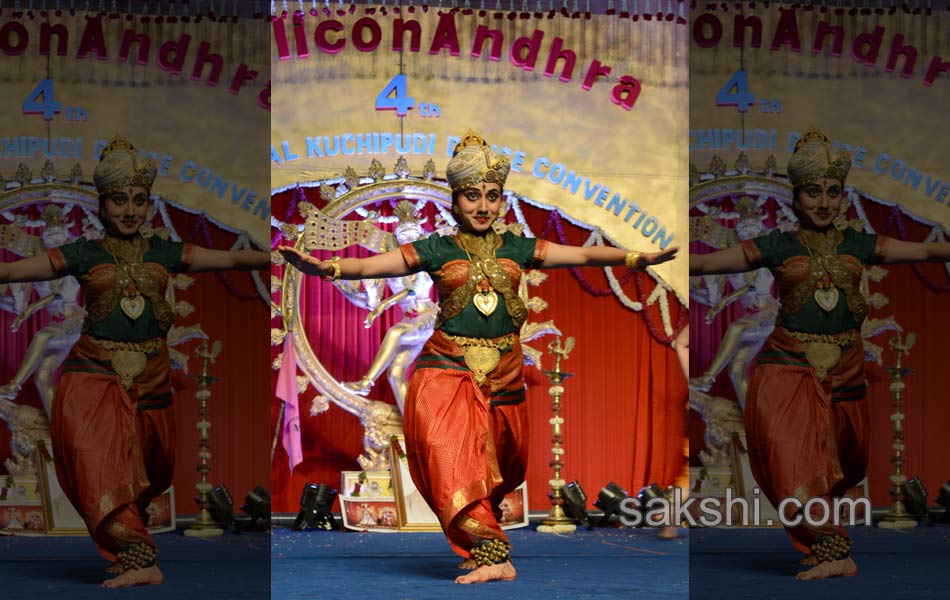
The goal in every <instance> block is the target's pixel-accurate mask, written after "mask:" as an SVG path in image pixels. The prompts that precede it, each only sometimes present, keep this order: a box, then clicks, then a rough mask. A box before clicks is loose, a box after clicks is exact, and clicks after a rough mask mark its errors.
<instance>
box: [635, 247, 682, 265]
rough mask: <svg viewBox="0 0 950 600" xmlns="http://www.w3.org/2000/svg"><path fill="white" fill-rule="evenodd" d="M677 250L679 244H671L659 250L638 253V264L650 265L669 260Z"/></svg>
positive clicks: (674, 255)
mask: <svg viewBox="0 0 950 600" xmlns="http://www.w3.org/2000/svg"><path fill="white" fill-rule="evenodd" d="M677 251H679V246H673V247H672V248H667V249H666V250H662V251H660V252H649V253H644V254H642V255H640V265H641V267H652V266H653V265H659V264H663V263H665V262H667V261H671V260H673V259H674V258H675V257H676V253H677Z"/></svg>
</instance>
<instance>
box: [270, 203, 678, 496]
mask: <svg viewBox="0 0 950 600" xmlns="http://www.w3.org/2000/svg"><path fill="white" fill-rule="evenodd" d="M307 196H308V201H310V202H313V203H314V204H317V205H318V206H319V205H320V204H321V203H320V200H319V198H318V197H317V194H316V193H313V194H311V193H309V192H308V193H307ZM293 205H294V200H293V193H291V192H288V193H285V194H281V195H280V196H278V197H275V198H274V200H273V207H274V208H273V210H274V215H275V216H276V217H278V218H281V219H284V220H291V219H292V218H293V216H292V215H293V212H294V208H293ZM427 208H429V209H430V210H431V208H430V207H427ZM524 212H525V217H526V219H527V221H528V223H529V226H530V227H531V229H532V231H534V232H535V233H536V234H538V235H539V236H541V233H542V232H544V231H545V230H546V229H547V233H546V235H544V236H541V237H545V238H547V239H550V240H552V241H555V242H556V241H558V239H559V238H558V233H557V228H556V227H554V226H553V224H551V225H549V222H550V219H551V214H550V213H548V212H546V211H542V210H539V209H534V208H532V207H528V206H524ZM430 222H431V219H430ZM561 228H562V231H563V234H564V236H565V239H564V242H565V243H570V244H581V243H583V242H584V241H585V240H586V239H587V236H588V235H589V232H586V231H584V230H581V229H580V228H577V227H574V226H573V225H570V224H568V223H566V222H564V223H563V224H562V227H561ZM351 251H353V249H349V250H348V251H347V252H351ZM327 254H329V253H327ZM340 254H344V253H342V252H341V253H340ZM359 254H365V251H362V250H360V252H359ZM346 255H350V254H346ZM353 255H357V254H356V253H354V254H353ZM547 273H548V275H549V278H548V280H547V281H546V282H545V283H543V284H542V285H541V286H540V287H535V288H532V292H531V293H532V295H538V296H541V297H542V298H544V300H546V301H547V302H548V303H549V304H550V306H549V307H548V308H547V309H545V310H544V311H542V312H540V313H532V315H531V317H530V320H532V321H546V320H548V319H553V320H554V322H555V324H556V325H557V326H558V327H559V328H560V329H561V331H562V332H563V334H564V335H565V336H574V337H575V338H576V340H577V346H576V348H575V350H574V352H573V353H572V354H571V355H570V358H569V359H568V360H567V361H566V362H564V363H562V369H563V370H565V371H568V372H570V373H573V374H574V376H573V377H571V378H569V379H568V380H567V382H566V383H565V385H564V387H565V393H564V396H563V398H562V416H563V417H564V419H565V423H564V425H563V437H564V441H563V445H564V449H565V454H564V463H565V466H564V468H563V470H562V476H563V477H564V478H565V479H567V480H568V481H571V480H574V479H577V480H578V481H580V483H581V485H582V486H583V487H584V490H585V492H586V493H587V495H588V497H589V499H590V501H591V502H593V501H594V500H595V499H596V496H597V492H598V491H599V490H600V488H601V487H602V486H604V485H605V484H606V483H607V482H608V481H610V480H613V481H616V482H617V483H618V484H620V485H621V486H622V487H624V488H625V489H627V491H628V492H630V493H631V494H635V493H636V492H637V491H639V489H640V487H642V486H644V485H646V484H648V483H651V482H654V481H655V482H658V483H659V484H661V485H668V484H670V483H672V481H673V480H674V478H675V477H676V476H677V475H679V474H680V472H681V470H682V468H683V466H684V460H683V456H682V449H683V437H684V433H685V412H686V411H685V405H686V383H685V379H684V377H683V375H682V371H681V370H680V367H679V363H678V362H677V360H676V356H675V353H674V352H673V351H672V349H671V348H670V345H669V342H668V340H666V339H658V338H663V337H665V335H664V334H663V332H662V325H661V321H660V316H659V310H658V309H657V308H656V307H655V306H654V307H652V308H650V309H648V311H645V313H649V317H648V318H649V320H650V322H652V324H653V329H654V330H655V331H656V333H657V334H659V335H654V334H653V333H651V328H650V327H649V324H648V322H647V318H645V316H644V314H645V313H637V312H634V311H632V310H630V309H627V308H625V307H624V306H622V305H621V304H620V302H619V301H618V300H617V299H616V298H615V297H614V296H612V295H611V294H609V293H608V292H607V290H608V284H607V279H606V277H605V275H604V274H603V272H602V270H600V269H586V270H584V271H583V276H584V277H585V278H586V280H587V281H588V284H589V286H588V287H590V288H591V289H592V290H593V292H594V293H592V292H591V291H587V290H585V288H584V286H582V285H581V284H580V283H579V281H578V279H577V278H576V277H575V276H574V275H573V274H572V273H571V271H569V270H556V271H547ZM615 274H617V276H618V277H621V278H622V277H623V273H622V270H621V269H616V270H615ZM638 277H639V281H634V279H633V278H632V277H631V278H628V281H627V282H626V283H625V284H624V290H625V292H626V293H627V295H628V296H629V297H631V298H632V299H637V297H638V289H637V285H639V286H640V293H641V294H646V295H648V294H649V293H650V292H651V291H652V290H653V286H654V284H653V282H652V280H650V279H649V277H647V276H645V275H639V276H638ZM301 306H302V310H303V311H304V314H306V315H307V317H306V319H305V323H306V328H307V335H308V337H309V339H310V343H311V345H312V346H313V347H314V349H315V350H316V352H317V355H318V357H319V358H320V359H321V361H322V362H323V364H324V365H325V366H326V367H327V369H328V370H329V371H330V372H331V373H333V374H334V375H335V376H336V377H337V378H338V379H339V380H341V381H352V380H354V379H356V378H358V377H360V376H361V375H362V373H363V372H364V371H365V370H366V368H367V367H368V366H369V361H370V360H371V359H372V357H373V355H374V354H375V351H376V348H378V345H379V342H380V340H381V339H382V335H383V334H384V333H385V330H386V327H388V325H389V324H390V323H392V322H393V320H394V319H395V316H393V315H392V314H391V312H392V311H390V313H389V314H387V315H385V316H384V318H383V319H381V320H382V321H383V322H382V323H378V324H376V325H374V326H373V328H371V329H369V330H364V329H362V328H361V326H360V325H359V324H360V322H361V321H362V319H363V317H364V316H365V314H366V311H362V310H357V309H355V308H354V307H353V306H352V305H350V303H349V302H348V301H346V300H345V299H344V298H343V297H342V295H341V294H340V293H339V292H337V291H336V290H334V289H333V288H332V286H331V284H329V283H326V282H322V281H320V280H318V279H316V278H310V279H308V280H307V281H306V284H305V289H304V297H303V300H302V304H301ZM670 311H671V317H672V320H673V323H674V324H678V325H679V327H682V326H683V325H684V324H685V318H686V311H685V309H684V308H683V307H681V306H679V305H678V304H677V303H676V302H675V301H674V302H673V305H672V306H671V308H670ZM274 323H276V321H275V322H274ZM274 326H277V325H274ZM552 339H553V338H551V337H545V338H541V339H540V340H538V341H536V342H534V343H533V345H534V346H536V347H537V348H539V349H543V350H544V354H545V357H544V361H545V362H544V365H545V367H547V368H550V367H551V366H552V365H553V363H552V362H551V355H550V354H548V353H547V345H548V343H549V342H550V341H551V340H552ZM529 344H530V342H529ZM279 350H280V348H279V347H276V348H275V350H274V353H275V355H276V353H277V352H279ZM275 379H276V375H275ZM526 382H527V387H528V399H527V402H528V404H529V407H530V408H529V411H530V415H531V434H530V435H531V445H530V447H531V450H530V465H529V469H528V474H527V481H528V490H529V505H530V508H531V509H533V510H544V509H547V508H549V507H550V502H549V500H548V499H547V497H546V494H547V493H548V492H549V491H550V488H549V486H548V480H549V479H550V478H551V475H552V471H551V469H550V467H549V466H548V462H549V461H550V460H551V459H552V455H551V452H550V449H551V426H550V424H549V423H548V420H549V419H550V418H551V397H550V396H549V395H548V388H549V387H550V384H549V383H548V380H547V378H546V377H545V376H544V375H543V373H541V372H540V371H539V370H538V369H536V368H534V367H529V368H527V369H526ZM378 390H383V395H382V396H381V397H380V396H378V395H377V394H379V391H378ZM312 397H313V391H312V390H309V391H308V392H307V394H306V395H304V396H302V397H301V401H300V404H301V436H302V441H303V451H304V456H305V460H304V462H303V463H302V464H300V465H299V466H298V467H297V468H296V469H295V470H294V472H293V473H292V474H291V473H290V471H289V466H288V461H287V455H286V453H285V452H284V451H283V448H282V446H281V444H278V445H277V452H276V454H275V457H274V462H273V471H272V480H273V484H274V491H273V495H274V499H273V507H274V510H275V512H296V511H297V510H299V505H298V501H299V498H300V491H301V489H302V487H303V485H304V483H306V482H313V483H327V484H329V485H331V486H333V487H335V488H338V487H339V481H340V473H341V471H357V470H359V466H358V464H357V462H356V457H357V456H358V455H359V454H360V453H361V452H362V431H363V430H362V426H361V425H360V423H359V421H358V420H357V419H356V418H355V417H354V416H352V415H350V414H348V413H346V412H345V411H343V410H341V409H340V408H338V407H337V406H335V405H331V407H330V409H329V410H328V411H327V412H325V413H322V414H319V415H317V416H310V414H309V407H310V402H311V400H312ZM371 397H373V398H377V399H382V400H384V401H387V402H392V401H393V400H392V394H391V392H390V391H389V390H388V383H386V382H385V377H381V378H380V381H379V383H377V386H376V388H374V392H373V394H371ZM279 410H280V401H279V400H277V399H274V401H273V403H272V406H271V413H272V416H273V418H274V420H275V421H274V422H275V425H276V419H277V417H278V415H279Z"/></svg>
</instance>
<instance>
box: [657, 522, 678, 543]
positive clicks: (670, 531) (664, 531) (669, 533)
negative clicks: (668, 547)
mask: <svg viewBox="0 0 950 600" xmlns="http://www.w3.org/2000/svg"><path fill="white" fill-rule="evenodd" d="M679 536H680V532H679V531H678V530H677V529H676V527H673V526H672V525H667V526H665V527H663V528H661V529H660V530H659V531H658V532H657V534H656V537H658V538H660V539H661V540H675V539H676V538H678V537H679Z"/></svg>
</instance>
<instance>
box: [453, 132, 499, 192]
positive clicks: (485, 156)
mask: <svg viewBox="0 0 950 600" xmlns="http://www.w3.org/2000/svg"><path fill="white" fill-rule="evenodd" d="M510 169H511V163H510V162H509V161H508V159H507V158H506V157H505V156H504V155H503V154H501V153H499V152H494V151H492V149H491V147H489V145H488V143H487V142H486V141H485V140H484V138H482V137H481V136H480V135H478V134H477V133H475V132H474V131H472V130H471V129H469V130H468V132H467V133H466V134H465V135H464V136H463V137H462V141H460V142H459V143H458V145H457V146H456V147H455V152H454V153H453V154H452V160H450V161H449V164H448V166H447V167H446V168H445V178H446V179H448V180H449V187H451V188H452V191H453V192H458V191H460V190H464V189H466V188H470V187H472V186H473V185H478V184H479V183H481V182H483V181H484V182H485V183H497V184H498V185H499V186H500V187H504V186H505V179H507V178H508V171H509V170H510Z"/></svg>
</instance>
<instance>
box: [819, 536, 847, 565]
mask: <svg viewBox="0 0 950 600" xmlns="http://www.w3.org/2000/svg"><path fill="white" fill-rule="evenodd" d="M811 551H812V554H814V556H815V558H817V559H818V562H831V561H833V560H843V559H845V558H848V557H849V556H851V540H849V539H848V538H846V537H844V536H843V535H838V534H835V535H826V536H823V537H822V538H821V539H819V540H818V541H817V542H815V543H814V544H812V545H811Z"/></svg>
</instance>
